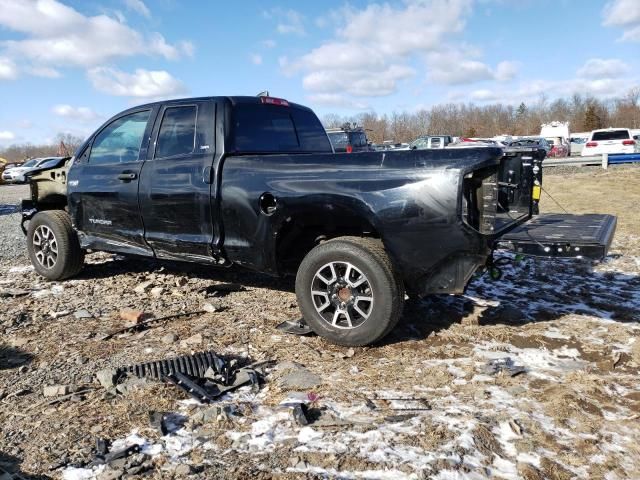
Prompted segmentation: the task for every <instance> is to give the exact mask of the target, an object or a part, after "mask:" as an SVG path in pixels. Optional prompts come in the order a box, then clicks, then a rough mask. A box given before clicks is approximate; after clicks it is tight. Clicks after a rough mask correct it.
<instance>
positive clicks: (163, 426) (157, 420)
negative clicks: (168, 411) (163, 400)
mask: <svg viewBox="0 0 640 480" xmlns="http://www.w3.org/2000/svg"><path fill="white" fill-rule="evenodd" d="M149 424H150V425H151V426H152V427H153V428H155V429H156V430H158V431H159V432H160V433H161V434H162V435H166V434H167V433H169V428H168V426H167V422H166V419H165V414H164V413H163V412H155V411H151V412H149Z"/></svg>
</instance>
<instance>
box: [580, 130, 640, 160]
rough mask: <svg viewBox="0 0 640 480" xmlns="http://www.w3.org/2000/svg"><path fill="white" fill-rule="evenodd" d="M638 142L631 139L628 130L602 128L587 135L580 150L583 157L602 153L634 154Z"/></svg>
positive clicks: (636, 150)
mask: <svg viewBox="0 0 640 480" xmlns="http://www.w3.org/2000/svg"><path fill="white" fill-rule="evenodd" d="M638 147H639V145H638V142H636V141H635V140H634V139H633V136H632V135H631V131H630V130H629V129H628V128H603V129H600V130H594V131H593V132H591V135H589V139H588V140H587V143H585V145H584V148H583V149H582V156H583V157H590V156H592V155H602V154H603V153H609V154H615V153H636V152H638V151H639V150H638Z"/></svg>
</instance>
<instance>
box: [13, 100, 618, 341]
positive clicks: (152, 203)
mask: <svg viewBox="0 0 640 480" xmlns="http://www.w3.org/2000/svg"><path fill="white" fill-rule="evenodd" d="M543 158H544V155H539V152H536V151H532V150H531V149H522V148H521V149H513V150H508V149H506V150H504V151H503V150H502V149H500V148H493V147H478V148H447V149H441V150H414V151H397V152H393V151H391V152H362V153H357V154H346V153H345V154H336V153H334V152H333V149H332V147H331V144H330V142H329V139H328V138H327V134H326V132H325V130H324V129H323V127H322V125H321V124H320V122H319V120H318V118H317V117H316V115H315V114H314V113H313V112H312V111H311V110H310V109H308V108H306V107H303V106H301V105H296V104H293V103H289V102H287V101H286V100H283V99H278V98H273V97H207V98H191V99H183V100H171V101H166V102H159V103H152V104H148V105H142V106H139V107H135V108H131V109H129V110H126V111H124V112H122V113H119V114H118V115H116V116H114V117H113V118H111V119H110V120H108V121H107V122H106V123H105V124H104V125H103V126H101V127H100V128H99V129H98V130H97V131H96V132H95V133H94V134H93V135H91V136H90V137H89V139H88V140H87V141H86V142H85V143H84V145H83V146H82V147H80V148H79V149H78V151H77V152H76V155H75V156H74V157H73V158H72V159H68V160H66V161H65V162H64V164H62V163H61V164H60V165H59V166H58V168H52V169H48V170H46V171H40V172H37V173H35V174H33V175H31V182H30V183H31V198H30V199H29V200H25V201H24V202H23V230H24V231H25V233H26V235H27V246H28V252H29V256H30V258H31V261H32V263H33V265H34V267H35V269H36V271H37V272H38V273H39V274H41V275H42V276H44V277H46V278H48V279H52V280H61V279H65V278H68V277H71V276H73V275H75V274H77V273H78V272H79V271H80V269H81V268H82V264H83V260H84V252H85V251H87V250H92V251H95V250H102V251H109V252H118V253H121V254H128V255H138V256H145V257H155V258H157V259H166V260H179V261H188V262H197V263H202V264H210V265H212V266H216V267H227V266H231V265H239V266H242V267H246V268H249V269H253V270H256V271H259V272H264V273H267V274H272V275H286V274H297V276H296V294H297V298H298V304H299V306H300V309H301V311H302V314H303V317H304V319H305V320H306V322H307V323H308V325H309V326H310V327H311V328H312V329H313V330H314V331H315V332H316V333H318V334H319V335H322V336H324V337H326V338H328V339H329V340H331V341H333V342H336V343H339V344H343V345H365V344H369V343H372V342H375V341H377V340H379V339H381V338H382V337H383V336H384V335H386V334H387V333H388V332H389V331H390V330H391V329H392V328H393V327H394V325H395V324H396V323H397V321H398V319H399V318H400V316H401V313H402V306H403V302H404V299H405V294H408V295H410V296H418V297H419V296H425V295H429V294H435V293H462V292H463V291H464V289H465V286H466V284H467V283H468V281H469V279H470V278H471V276H472V275H473V273H474V272H475V271H476V270H477V269H478V268H480V267H483V266H485V265H486V264H487V261H488V260H489V261H490V259H491V258H492V252H493V250H494V249H495V248H496V247H497V246H499V244H501V245H502V246H505V247H507V248H512V249H514V250H516V251H524V252H525V253H531V254H537V255H560V256H578V255H587V256H589V255H590V256H593V257H601V256H603V255H605V253H606V250H607V248H608V246H609V243H610V242H611V238H612V236H613V230H614V228H615V217H610V216H598V217H597V218H595V217H592V218H591V219H590V220H589V221H587V223H588V225H587V226H586V227H585V228H587V229H588V228H591V229H592V230H590V231H589V234H590V235H591V236H590V237H589V239H588V240H585V237H584V235H582V234H583V233H584V231H582V232H581V233H580V235H582V236H580V235H578V236H577V237H576V236H575V235H574V236H573V237H572V238H568V237H567V236H566V235H567V232H568V231H571V230H572V229H566V228H555V229H554V227H558V226H559V227H563V226H566V225H567V224H568V223H567V222H570V221H573V222H574V223H573V224H572V225H573V227H574V228H573V231H575V228H581V227H580V225H578V226H577V227H576V223H575V222H576V218H577V219H578V220H579V219H580V218H582V217H578V216H568V217H567V216H565V217H557V216H556V217H554V219H552V220H551V221H550V223H549V221H542V225H538V226H536V225H535V223H536V222H538V223H540V222H541V220H544V219H543V218H542V216H540V217H534V218H535V219H536V220H531V218H532V211H533V208H534V204H535V203H536V201H537V198H539V187H540V186H539V178H540V173H541V161H542V159H543ZM536 189H537V190H536ZM27 222H28V229H27V228H25V224H26V223H27ZM578 223H579V222H578ZM583 223H584V222H583ZM539 228H542V230H544V232H543V234H542V235H540V236H538V237H536V236H535V232H536V229H539ZM549 229H551V233H549ZM594 229H595V230H594ZM559 232H560V233H559ZM559 234H560V235H565V237H562V238H560V237H558V235H559ZM509 235H511V237H509ZM574 237H575V238H574ZM576 238H577V239H576ZM587 247H589V248H591V249H589V248H587Z"/></svg>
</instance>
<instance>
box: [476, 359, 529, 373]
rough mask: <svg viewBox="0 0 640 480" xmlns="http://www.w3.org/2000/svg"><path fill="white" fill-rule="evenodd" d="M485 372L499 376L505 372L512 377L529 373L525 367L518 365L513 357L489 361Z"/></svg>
mask: <svg viewBox="0 0 640 480" xmlns="http://www.w3.org/2000/svg"><path fill="white" fill-rule="evenodd" d="M483 370H484V372H485V373H486V374H488V375H497V374H498V373H500V372H505V373H507V374H508V375H510V376H512V377H515V376H516V375H520V374H521V373H525V372H526V371H527V370H526V369H525V368H524V366H523V365H516V363H515V362H514V361H513V359H512V358H511V357H504V358H494V359H492V360H489V361H488V362H487V364H486V365H485V366H484V369H483Z"/></svg>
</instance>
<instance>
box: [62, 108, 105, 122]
mask: <svg viewBox="0 0 640 480" xmlns="http://www.w3.org/2000/svg"><path fill="white" fill-rule="evenodd" d="M51 111H52V112H53V113H55V114H56V115H58V116H59V117H64V118H71V119H74V120H78V121H80V122H91V121H93V120H95V119H97V118H100V115H98V114H97V113H96V112H94V111H93V110H91V109H90V108H89V107H72V106H71V105H66V104H61V105H56V106H54V107H53V108H52V109H51Z"/></svg>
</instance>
